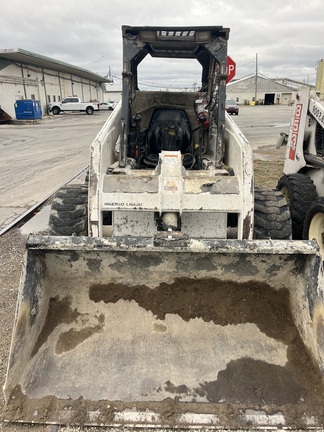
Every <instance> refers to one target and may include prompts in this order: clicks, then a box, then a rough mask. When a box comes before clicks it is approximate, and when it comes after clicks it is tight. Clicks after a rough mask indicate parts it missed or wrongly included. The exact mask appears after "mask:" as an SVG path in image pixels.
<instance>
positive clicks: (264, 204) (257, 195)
mask: <svg viewBox="0 0 324 432" xmlns="http://www.w3.org/2000/svg"><path fill="white" fill-rule="evenodd" d="M253 237H254V238H255V239H259V240H262V239H263V240H264V239H269V238H271V239H274V240H289V239H291V219H290V212H289V207H288V204H287V201H286V199H285V197H284V196H283V194H282V192H280V191H279V190H278V189H261V188H255V189H254V231H253Z"/></svg>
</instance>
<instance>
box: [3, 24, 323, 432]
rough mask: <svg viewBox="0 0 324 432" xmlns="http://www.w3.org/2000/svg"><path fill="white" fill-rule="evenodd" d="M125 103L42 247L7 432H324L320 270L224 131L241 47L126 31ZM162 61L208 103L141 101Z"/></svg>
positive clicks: (65, 196)
mask: <svg viewBox="0 0 324 432" xmlns="http://www.w3.org/2000/svg"><path fill="white" fill-rule="evenodd" d="M122 35H123V77H122V78H123V88H122V101H121V103H120V104H119V105H118V106H117V107H116V108H115V110H114V111H113V113H112V114H111V115H110V117H109V118H108V120H107V122H106V124H105V125H104V127H103V129H102V130H101V131H100V132H99V134H98V135H97V137H96V138H95V140H94V141H93V143H92V145H91V151H90V167H89V176H88V178H89V179H88V184H86V185H81V186H71V187H68V186H67V187H64V188H62V190H60V191H59V192H58V193H57V195H56V197H55V199H54V201H53V204H52V211H51V216H50V233H49V235H47V236H30V237H29V238H28V241H27V247H26V254H25V263H24V266H23V272H22V278H21V284H20V288H19V294H18V304H17V313H16V318H15V325H14V331H13V337H12V346H11V352H10V360H9V366H8V372H7V377H6V382H5V386H4V394H5V398H6V408H5V414H4V415H5V418H6V419H7V420H8V421H10V422H32V423H44V424H46V423H50V424H55V423H57V424H70V425H100V426H103V425H106V426H109V427H116V428H127V427H136V428H139V429H145V428H149V429H152V428H154V429H156V430H159V429H160V430H162V429H163V430H165V429H166V428H177V429H192V428H194V429H201V430H205V429H206V428H207V429H215V430H216V429H221V428H226V429H227V430H230V429H232V430H238V429H253V430H256V429H258V428H260V429H262V430H264V429H265V428H283V427H287V428H290V429H294V428H295V429H297V428H304V429H305V428H315V429H316V428H318V429H319V428H321V427H323V426H324V413H323V397H324V387H323V374H324V336H323V330H324V319H323V317H324V304H323V268H322V260H321V257H320V253H319V248H318V246H317V243H316V242H315V241H302V240H291V221H290V213H289V210H288V205H287V202H286V201H285V199H284V196H283V194H282V193H281V192H280V191H279V190H276V189H275V190H272V189H270V190H267V189H259V188H255V187H254V183H253V164H252V152H251V146H250V144H249V143H248V141H247V140H246V138H245V137H244V135H243V134H242V132H241V131H240V130H239V129H238V127H237V126H236V125H235V123H234V122H233V120H231V118H230V117H229V116H228V114H227V113H225V100H226V78H227V73H226V58H227V42H228V36H229V29H227V28H223V27H190V28H188V27H172V28H166V27H129V26H123V27H122ZM147 55H150V56H152V57H156V58H159V59H192V60H193V61H194V60H196V61H198V62H199V64H200V65H201V71H202V73H201V77H202V80H201V88H200V89H199V92H196V91H195V92H191V91H184V92H181V91H174V92H171V91H160V90H156V91H143V90H142V91H141V90H140V89H139V80H138V66H139V64H140V63H141V62H142V60H144V58H145V57H146V56H147Z"/></svg>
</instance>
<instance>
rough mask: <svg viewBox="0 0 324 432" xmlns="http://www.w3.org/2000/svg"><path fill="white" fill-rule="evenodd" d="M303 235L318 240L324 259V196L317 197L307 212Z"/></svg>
mask: <svg viewBox="0 0 324 432" xmlns="http://www.w3.org/2000/svg"><path fill="white" fill-rule="evenodd" d="M303 237H304V240H313V239H315V240H316V241H317V243H318V245H319V247H320V253H321V256H322V258H323V259H324V197H320V198H317V200H315V201H314V202H313V204H312V205H311V206H310V208H309V210H308V212H307V213H306V218H305V223H304V232H303Z"/></svg>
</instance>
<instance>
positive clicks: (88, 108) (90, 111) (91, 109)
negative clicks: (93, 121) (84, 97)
mask: <svg viewBox="0 0 324 432" xmlns="http://www.w3.org/2000/svg"><path fill="white" fill-rule="evenodd" d="M86 113H87V114H88V115H92V114H93V108H92V107H90V106H89V107H87V108H86Z"/></svg>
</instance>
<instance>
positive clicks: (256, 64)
mask: <svg viewBox="0 0 324 432" xmlns="http://www.w3.org/2000/svg"><path fill="white" fill-rule="evenodd" d="M257 97H258V53H256V55H255V94H254V102H255V104H256V103H257Z"/></svg>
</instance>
